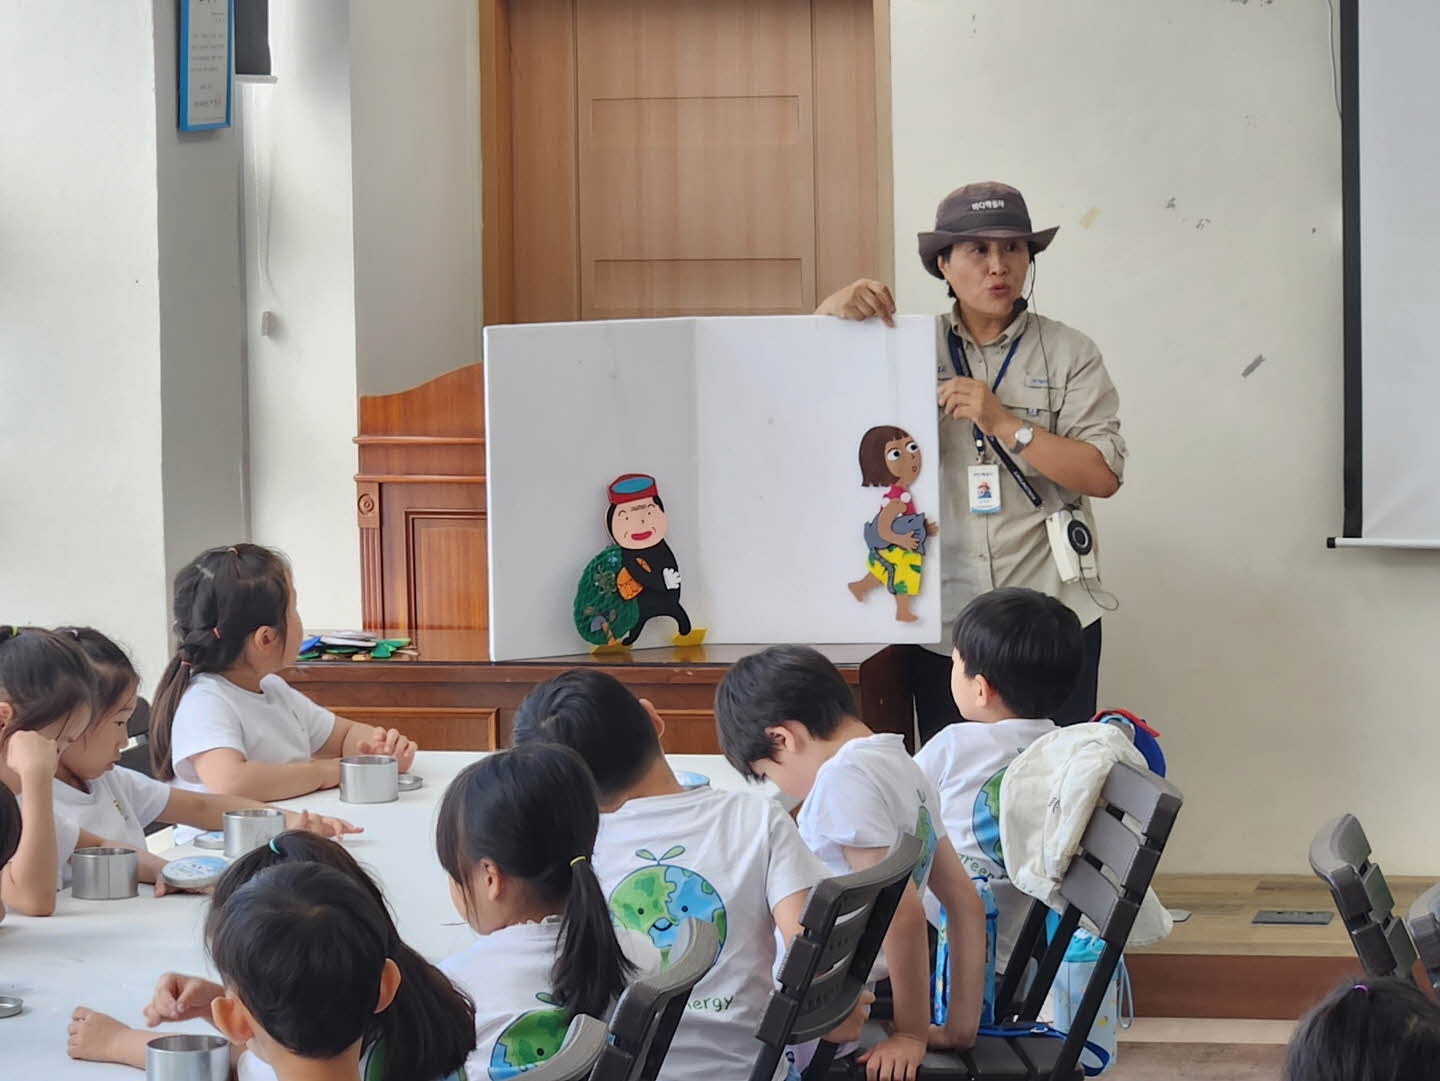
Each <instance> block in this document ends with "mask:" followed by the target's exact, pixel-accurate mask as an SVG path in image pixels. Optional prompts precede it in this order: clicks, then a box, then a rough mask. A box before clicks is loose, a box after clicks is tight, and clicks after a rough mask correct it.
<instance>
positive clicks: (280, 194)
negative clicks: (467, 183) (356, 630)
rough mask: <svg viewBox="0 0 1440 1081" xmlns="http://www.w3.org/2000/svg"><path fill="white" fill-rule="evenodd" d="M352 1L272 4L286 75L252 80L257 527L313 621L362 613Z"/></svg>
mask: <svg viewBox="0 0 1440 1081" xmlns="http://www.w3.org/2000/svg"><path fill="white" fill-rule="evenodd" d="M348 8H349V5H348V4H347V3H346V0H305V2H304V3H303V4H302V3H284V4H272V5H271V6H270V46H271V57H272V62H273V70H274V72H275V75H276V80H275V82H273V83H269V84H263V83H262V84H254V83H248V84H245V85H244V86H243V87H242V90H241V112H242V117H241V125H242V129H243V134H244V161H245V170H246V179H245V207H244V216H245V221H244V228H245V236H246V243H245V251H246V328H245V339H246V345H245V348H246V360H247V366H248V376H249V405H250V410H249V415H250V431H249V442H250V500H251V528H252V535H253V538H254V540H255V541H256V542H258V543H260V544H267V545H271V546H273V547H276V548H279V549H281V550H282V551H284V552H285V553H286V554H287V555H289V557H290V559H291V561H292V564H293V567H294V574H295V583H296V587H297V590H298V592H299V595H300V614H301V616H302V617H303V618H304V620H305V623H306V626H308V627H330V628H338V627H349V626H358V625H359V623H360V539H359V532H358V529H357V527H356V524H355V481H354V474H355V461H356V455H355V446H354V444H353V442H352V440H353V438H354V436H355V411H356V397H357V391H356V384H355V272H354V256H353V244H352V213H351V200H350V180H351V174H350V50H349V35H350V15H349V10H348ZM266 311H269V312H272V313H273V315H274V318H275V327H274V331H273V333H272V334H270V335H269V336H262V334H261V332H260V323H261V318H262V315H263V313H264V312H266Z"/></svg>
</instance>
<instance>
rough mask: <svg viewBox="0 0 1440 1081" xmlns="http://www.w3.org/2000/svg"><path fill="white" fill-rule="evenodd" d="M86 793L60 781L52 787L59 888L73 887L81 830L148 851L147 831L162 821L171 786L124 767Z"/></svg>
mask: <svg viewBox="0 0 1440 1081" xmlns="http://www.w3.org/2000/svg"><path fill="white" fill-rule="evenodd" d="M88 788H89V790H88V791H86V792H82V791H80V790H79V789H78V788H72V787H71V786H70V785H68V784H66V783H65V782H64V781H61V780H59V779H58V778H57V779H56V780H55V781H53V782H52V783H51V791H52V792H53V793H54V796H53V799H54V806H55V847H56V853H57V855H58V856H59V857H60V871H59V875H58V882H59V886H58V888H60V889H63V888H64V887H66V886H68V885H70V857H71V855H72V854H73V853H74V852H75V847H76V845H78V844H79V837H80V831H81V830H88V831H89V832H91V833H93V834H95V835H96V836H97V837H101V838H103V839H105V840H107V841H119V842H121V843H122V844H126V845H129V846H130V847H132V848H135V849H138V850H139V851H141V852H144V851H145V827H146V826H148V825H149V824H150V823H151V822H154V821H155V820H156V819H157V818H159V817H160V812H162V811H163V810H165V804H167V803H168V802H170V786H169V785H167V784H165V783H163V782H161V781H156V780H153V779H151V778H149V777H146V776H145V774H143V773H137V772H136V771H135V770H133V769H126V768H125V767H124V766H116V767H115V768H114V769H111V770H109V771H108V772H106V773H102V774H101V775H100V776H99V777H96V778H95V779H94V780H93V781H91V782H90V783H89V786H88Z"/></svg>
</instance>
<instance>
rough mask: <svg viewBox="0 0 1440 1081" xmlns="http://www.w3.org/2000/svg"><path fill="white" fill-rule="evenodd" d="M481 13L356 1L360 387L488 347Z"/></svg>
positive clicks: (464, 1) (406, 376)
mask: <svg viewBox="0 0 1440 1081" xmlns="http://www.w3.org/2000/svg"><path fill="white" fill-rule="evenodd" d="M478 20H479V5H478V4H476V3H475V2H474V0H426V2H425V3H418V4H417V3H411V4H397V3H394V2H393V0H354V3H352V5H351V10H350V50H351V70H352V72H353V80H352V84H351V96H350V102H351V109H352V116H351V121H352V129H351V130H352V137H353V144H352V147H353V155H354V204H355V339H356V341H355V344H356V350H357V355H356V360H357V368H358V380H359V386H360V392H361V393H362V394H389V393H392V392H394V391H398V390H407V389H409V388H410V387H413V386H415V385H417V384H419V383H423V382H425V381H426V380H427V379H431V378H433V377H435V376H437V375H440V374H441V373H443V372H448V371H450V370H452V369H454V368H459V367H462V366H464V365H466V364H473V363H474V362H475V361H477V360H479V359H480V327H481V318H480V308H481V290H480V78H479V64H480V45H479V28H478Z"/></svg>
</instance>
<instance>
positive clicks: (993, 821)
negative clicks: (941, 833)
mask: <svg viewBox="0 0 1440 1081" xmlns="http://www.w3.org/2000/svg"><path fill="white" fill-rule="evenodd" d="M1004 779H1005V769H1004V768H1002V769H1000V770H999V771H998V772H997V773H996V774H995V776H993V777H991V778H990V779H989V780H988V781H986V782H985V783H984V784H983V785H981V786H980V791H979V792H977V793H976V794H975V813H974V819H973V823H972V829H973V830H974V832H975V844H976V846H977V847H978V848H979V849H980V851H981V853H982V854H983V855H984V856H985V858H986V859H988V860H990V861H991V862H992V863H994V864H995V866H996V867H1000V868H1004V866H1005V859H1004V854H1003V853H1002V852H1001V850H1000V782H1001V781H1003V780H1004Z"/></svg>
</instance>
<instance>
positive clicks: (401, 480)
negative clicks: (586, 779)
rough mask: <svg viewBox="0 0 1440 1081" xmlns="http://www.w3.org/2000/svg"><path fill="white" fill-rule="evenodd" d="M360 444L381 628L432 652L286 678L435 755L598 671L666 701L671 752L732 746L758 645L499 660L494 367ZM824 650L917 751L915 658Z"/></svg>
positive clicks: (303, 670)
mask: <svg viewBox="0 0 1440 1081" xmlns="http://www.w3.org/2000/svg"><path fill="white" fill-rule="evenodd" d="M355 442H356V444H357V445H358V446H359V451H360V471H359V473H357V474H356V477H355V483H356V489H357V492H356V496H357V498H356V504H355V508H356V515H357V518H358V522H359V526H360V575H361V599H362V610H363V613H364V620H365V627H366V629H367V630H373V631H377V632H380V633H383V634H385V635H386V636H387V637H403V638H410V639H412V640H413V641H414V643H415V645H416V648H417V649H418V650H419V654H420V656H419V658H418V659H413V660H412V659H400V660H388V661H368V662H353V661H313V662H308V663H301V664H298V665H296V666H295V667H294V668H292V669H291V670H289V671H287V672H286V673H285V678H286V679H287V680H289V681H290V682H291V683H292V684H293V685H295V686H296V687H299V688H300V689H301V690H302V691H303V692H304V693H305V694H307V695H309V696H310V697H311V698H313V699H315V701H317V702H319V703H321V704H322V705H324V706H327V707H329V708H330V709H333V710H335V711H336V712H337V713H340V714H342V715H344V716H346V717H351V718H353V719H354V720H357V721H365V722H373V723H375V724H385V725H387V726H389V725H393V726H395V727H399V728H401V729H402V730H403V731H405V732H406V733H407V734H408V735H410V736H412V737H413V738H415V739H416V740H418V741H419V743H420V745H421V746H422V747H425V748H428V749H431V750H491V749H494V748H496V747H504V746H507V745H508V744H509V737H510V726H511V720H512V717H513V715H514V711H515V708H516V707H517V706H518V705H519V704H520V701H521V699H523V698H524V697H525V695H526V694H527V693H528V692H529V691H530V689H531V688H532V687H534V686H535V685H536V684H537V683H541V682H543V681H545V680H547V679H550V678H551V677H553V676H555V675H558V674H559V673H561V672H563V671H565V670H566V669H568V668H572V667H576V666H579V665H586V666H590V665H593V666H598V667H600V668H601V669H602V670H604V671H606V672H610V673H611V674H613V675H615V676H616V677H618V678H619V679H621V680H623V681H624V682H625V683H626V684H627V685H629V686H630V687H631V688H632V689H633V690H634V691H635V693H636V694H637V695H639V696H641V697H644V698H648V699H650V700H651V701H652V702H654V704H655V707H656V709H658V710H659V711H660V713H661V715H662V716H664V717H665V719H666V722H667V731H666V735H665V740H664V743H665V748H666V750H668V751H670V752H672V753H677V754H709V753H714V752H716V751H718V750H719V747H718V744H717V742H716V738H715V721H714V714H713V702H714V697H715V687H716V685H717V684H718V683H719V682H720V679H721V677H722V676H723V675H724V673H725V669H726V668H727V667H728V666H729V665H730V664H732V663H733V662H734V661H736V660H737V659H739V658H740V657H742V656H744V655H745V654H746V653H750V652H753V651H754V650H755V649H758V648H759V647H758V646H704V647H696V648H691V649H645V650H636V651H634V652H631V653H626V654H621V655H619V656H616V655H610V656H606V657H603V658H596V657H592V656H591V655H589V654H576V655H574V656H565V657H548V658H539V659H536V660H529V661H506V662H502V663H492V662H491V661H490V660H489V618H490V598H489V590H488V588H487V586H488V583H487V580H486V574H487V571H486V566H487V564H486V521H485V514H486V509H485V380H484V374H483V369H482V367H481V365H479V364H472V365H469V366H467V367H464V368H459V369H456V370H455V371H453V372H449V373H448V374H446V375H442V376H440V377H438V378H436V379H432V380H431V381H430V382H428V383H423V384H421V385H420V386H418V387H414V388H412V389H410V390H407V391H402V392H401V393H399V394H389V395H385V396H381V397H365V398H361V399H360V434H359V435H358V436H357V437H356V439H355ZM539 483H543V478H540V479H539ZM576 571H577V573H578V571H579V568H576ZM577 644H578V641H577ZM821 650H822V652H824V653H825V654H826V655H827V656H828V657H829V658H830V659H831V660H832V661H834V662H835V664H836V665H837V667H839V669H840V671H841V672H842V673H843V674H844V676H845V679H846V681H847V682H849V683H850V684H851V686H852V687H853V688H854V689H855V691H856V700H857V702H858V704H859V706H860V712H861V715H862V717H863V718H864V720H865V721H866V722H867V723H868V724H869V725H870V726H871V727H872V728H875V729H876V730H877V731H886V732H899V733H901V734H903V735H904V736H905V737H906V740H907V742H909V740H910V739H911V738H912V736H911V733H912V730H913V710H912V705H911V699H910V693H909V690H908V688H907V682H906V675H905V656H904V651H903V649H902V648H896V647H889V648H887V647H885V646H882V645H874V646H823V647H821ZM912 749H913V748H912Z"/></svg>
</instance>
